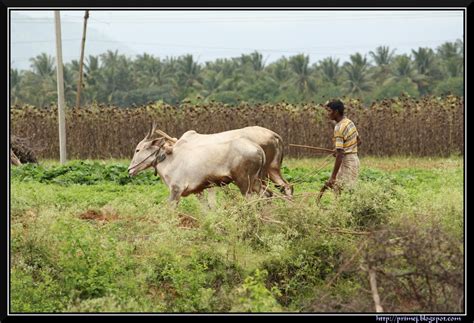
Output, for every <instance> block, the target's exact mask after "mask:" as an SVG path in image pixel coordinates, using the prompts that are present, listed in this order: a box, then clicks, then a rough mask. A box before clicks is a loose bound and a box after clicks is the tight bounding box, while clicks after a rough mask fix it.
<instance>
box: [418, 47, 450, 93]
mask: <svg viewBox="0 0 474 323" xmlns="http://www.w3.org/2000/svg"><path fill="white" fill-rule="evenodd" d="M412 53H413V59H414V63H415V67H416V69H417V71H418V73H419V74H421V75H424V76H426V79H427V82H426V84H419V87H418V89H419V91H420V94H422V95H423V94H427V93H428V92H429V88H430V86H431V85H433V81H435V80H440V79H442V78H443V75H442V74H441V71H440V70H439V68H438V66H437V61H436V57H435V54H434V51H433V50H432V49H431V48H422V47H420V48H418V50H417V51H415V50H412Z"/></svg>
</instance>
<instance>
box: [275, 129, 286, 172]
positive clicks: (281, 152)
mask: <svg viewBox="0 0 474 323" xmlns="http://www.w3.org/2000/svg"><path fill="white" fill-rule="evenodd" d="M275 137H276V141H277V147H278V152H279V156H277V158H279V160H278V162H279V165H280V166H281V164H282V163H283V155H284V150H283V139H282V138H281V136H280V135H279V134H276V136H275Z"/></svg>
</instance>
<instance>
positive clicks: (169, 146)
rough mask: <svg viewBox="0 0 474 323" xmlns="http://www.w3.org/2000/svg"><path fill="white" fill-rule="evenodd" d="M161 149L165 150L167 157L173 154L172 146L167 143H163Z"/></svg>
mask: <svg viewBox="0 0 474 323" xmlns="http://www.w3.org/2000/svg"><path fill="white" fill-rule="evenodd" d="M163 148H164V149H165V153H166V154H167V155H171V154H172V153H173V144H171V143H169V142H165V144H164V145H163Z"/></svg>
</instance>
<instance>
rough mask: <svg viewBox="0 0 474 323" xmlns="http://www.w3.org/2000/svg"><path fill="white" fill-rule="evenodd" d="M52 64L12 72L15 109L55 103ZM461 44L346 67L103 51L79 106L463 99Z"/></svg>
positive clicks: (302, 60) (72, 89) (70, 66)
mask: <svg viewBox="0 0 474 323" xmlns="http://www.w3.org/2000/svg"><path fill="white" fill-rule="evenodd" d="M55 65H56V64H55V60H54V58H53V57H52V56H50V55H47V54H46V53H42V54H40V55H37V56H36V57H34V58H31V68H30V70H18V69H10V90H11V92H10V94H11V103H12V104H13V105H25V104H28V105H33V106H37V107H44V106H48V105H50V104H52V103H55V102H56V101H57V84H56V68H55ZM78 73H79V62H78V61H77V60H73V61H71V62H70V63H67V64H65V65H64V82H65V84H64V89H65V98H66V103H67V105H68V106H69V107H72V106H74V105H75V99H76V91H77V80H78ZM463 74H464V44H463V42H462V40H457V41H455V42H445V43H443V44H442V45H440V46H438V47H437V48H436V49H432V48H427V47H419V48H418V49H413V50H412V51H411V53H410V54H397V53H396V50H395V49H391V48H390V47H388V46H379V47H377V48H375V50H373V51H370V52H369V53H368V54H364V55H363V54H361V53H358V52H357V53H354V54H353V55H350V59H349V60H348V61H344V62H341V61H340V60H339V59H335V58H332V57H327V58H325V59H323V60H320V61H318V62H316V63H314V64H310V63H309V56H308V55H305V54H298V55H294V56H290V57H285V56H283V57H281V58H280V59H278V60H277V61H275V62H273V63H270V64H266V63H265V61H264V58H263V55H262V54H261V53H259V52H258V51H255V52H253V53H250V54H242V55H241V56H240V57H235V58H230V59H227V58H225V59H216V60H214V61H210V62H205V63H203V64H201V63H198V62H197V61H196V60H195V58H194V57H193V56H192V55H189V54H188V55H183V56H180V57H166V58H159V57H155V56H153V55H149V54H146V53H144V54H143V55H138V56H136V57H135V58H129V57H126V56H125V55H122V54H119V52H118V51H107V52H106V53H104V54H101V55H97V56H93V55H89V56H88V57H87V58H86V59H85V63H84V78H83V80H84V81H83V84H82V90H81V102H82V103H83V104H92V103H96V104H110V105H114V106H119V107H130V106H133V105H143V104H147V103H149V102H156V101H162V102H164V103H167V104H179V103H182V102H190V103H199V102H203V103H208V102H222V103H226V104H231V105H235V104H239V103H241V102H247V103H263V102H267V103H277V102H282V101H286V102H289V103H299V102H311V101H314V102H322V101H326V100H327V99H329V98H334V97H342V96H349V97H353V98H359V99H361V100H362V101H363V102H365V103H370V102H371V101H374V100H381V99H384V98H391V97H396V96H399V95H400V94H401V93H404V94H406V95H409V96H411V97H420V96H425V95H438V96H442V95H447V94H452V95H457V96H463V94H464V78H463Z"/></svg>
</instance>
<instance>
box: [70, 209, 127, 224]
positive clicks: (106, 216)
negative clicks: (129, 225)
mask: <svg viewBox="0 0 474 323" xmlns="http://www.w3.org/2000/svg"><path fill="white" fill-rule="evenodd" d="M79 218H80V219H82V220H94V221H101V222H110V221H116V220H118V215H117V214H116V213H109V212H103V211H96V210H87V211H86V212H84V213H81V214H79Z"/></svg>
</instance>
